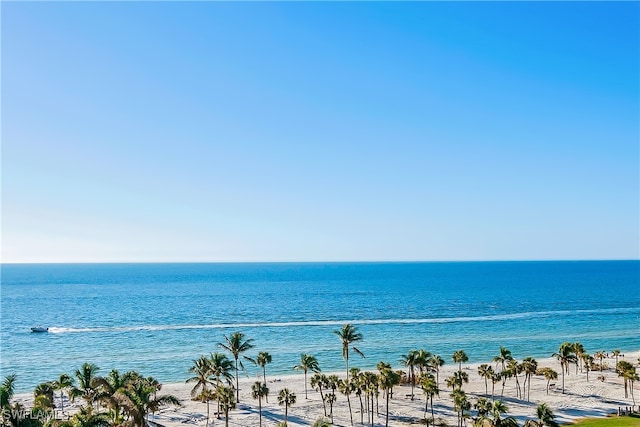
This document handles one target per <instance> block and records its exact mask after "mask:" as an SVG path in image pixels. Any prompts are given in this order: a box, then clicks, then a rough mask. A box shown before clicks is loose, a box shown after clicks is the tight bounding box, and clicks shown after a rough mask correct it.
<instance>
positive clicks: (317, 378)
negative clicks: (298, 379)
mask: <svg viewBox="0 0 640 427" xmlns="http://www.w3.org/2000/svg"><path fill="white" fill-rule="evenodd" d="M305 382H306V381H305ZM326 386H327V376H326V375H325V374H319V373H316V374H313V376H311V387H313V388H314V389H316V390H318V391H319V392H320V400H322V407H323V408H324V416H325V417H326V416H327V405H326V404H325V400H324V394H323V393H322V389H323V387H326Z"/></svg>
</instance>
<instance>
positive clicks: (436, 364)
mask: <svg viewBox="0 0 640 427" xmlns="http://www.w3.org/2000/svg"><path fill="white" fill-rule="evenodd" d="M444 363H445V362H444V359H443V358H442V357H441V356H439V355H437V354H434V355H433V356H431V357H430V358H429V367H430V369H433V370H434V371H436V384H438V387H440V368H441V367H443V366H444Z"/></svg>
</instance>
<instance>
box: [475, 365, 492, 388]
mask: <svg viewBox="0 0 640 427" xmlns="http://www.w3.org/2000/svg"><path fill="white" fill-rule="evenodd" d="M478 375H480V378H484V394H485V395H488V394H489V388H488V383H487V380H488V379H489V378H491V376H492V375H493V368H492V367H491V366H489V365H487V364H486V363H483V364H482V365H480V366H478Z"/></svg>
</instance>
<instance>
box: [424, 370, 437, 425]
mask: <svg viewBox="0 0 640 427" xmlns="http://www.w3.org/2000/svg"><path fill="white" fill-rule="evenodd" d="M420 387H421V388H422V392H423V393H424V394H425V396H426V403H425V407H424V417H425V418H427V405H428V404H429V402H431V423H432V424H435V422H436V417H435V414H434V412H433V396H434V395H437V394H439V392H440V390H438V383H437V382H436V380H435V378H434V377H433V375H431V374H427V375H424V376H422V377H421V380H420Z"/></svg>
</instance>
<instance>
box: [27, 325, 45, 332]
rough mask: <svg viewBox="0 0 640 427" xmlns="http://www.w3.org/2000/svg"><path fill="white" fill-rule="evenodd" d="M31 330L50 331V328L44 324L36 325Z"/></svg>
mask: <svg viewBox="0 0 640 427" xmlns="http://www.w3.org/2000/svg"><path fill="white" fill-rule="evenodd" d="M31 332H39V333H40V332H49V328H43V327H42V326H34V327H33V328H31Z"/></svg>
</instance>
